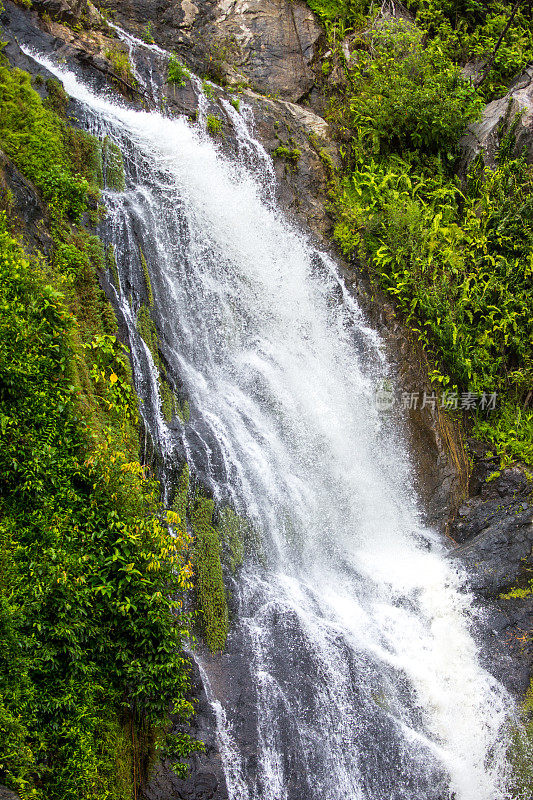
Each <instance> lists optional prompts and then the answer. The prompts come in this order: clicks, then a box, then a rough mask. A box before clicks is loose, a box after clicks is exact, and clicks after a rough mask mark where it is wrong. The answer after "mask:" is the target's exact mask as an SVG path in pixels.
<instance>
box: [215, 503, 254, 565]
mask: <svg viewBox="0 0 533 800" xmlns="http://www.w3.org/2000/svg"><path fill="white" fill-rule="evenodd" d="M218 530H219V532H220V538H221V541H222V544H223V546H224V550H225V553H226V554H227V560H228V566H229V568H230V570H231V572H232V573H233V574H235V572H236V571H237V568H238V567H240V566H241V565H242V563H243V560H244V543H245V539H246V538H247V537H249V530H250V525H249V523H248V521H247V520H246V519H244V518H243V517H240V516H239V515H238V514H236V513H235V512H234V511H233V509H232V508H230V506H225V507H224V508H222V509H221V511H220V513H219V519H218Z"/></svg>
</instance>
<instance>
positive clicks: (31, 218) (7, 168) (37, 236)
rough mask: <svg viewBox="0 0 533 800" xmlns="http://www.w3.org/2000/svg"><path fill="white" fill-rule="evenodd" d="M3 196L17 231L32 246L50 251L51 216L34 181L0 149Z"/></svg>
mask: <svg viewBox="0 0 533 800" xmlns="http://www.w3.org/2000/svg"><path fill="white" fill-rule="evenodd" d="M0 197H1V198H2V204H3V205H4V207H5V208H6V210H7V213H8V216H9V218H10V220H11V221H12V223H13V225H14V232H15V233H16V234H18V235H22V236H24V239H25V242H26V244H27V245H29V246H30V247H31V248H32V249H35V250H37V249H39V250H41V251H43V252H44V253H48V252H49V251H50V249H51V247H52V239H51V237H50V235H49V234H48V232H47V224H48V215H47V211H46V208H45V206H44V203H43V202H42V200H41V197H40V195H39V193H38V191H37V189H36V188H35V186H33V184H31V183H30V182H29V181H28V180H26V178H25V177H24V176H23V175H22V174H21V173H20V172H19V171H18V169H17V168H16V167H15V165H14V164H13V162H12V161H11V160H10V159H9V158H8V157H7V156H6V154H5V153H4V152H3V151H2V150H0Z"/></svg>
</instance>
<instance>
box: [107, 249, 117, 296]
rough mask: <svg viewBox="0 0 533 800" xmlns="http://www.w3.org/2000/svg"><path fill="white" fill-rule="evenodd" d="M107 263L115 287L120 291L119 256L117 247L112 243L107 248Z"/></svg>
mask: <svg viewBox="0 0 533 800" xmlns="http://www.w3.org/2000/svg"><path fill="white" fill-rule="evenodd" d="M105 263H106V268H107V269H108V270H109V273H110V275H111V277H112V279H113V283H114V284H115V288H116V289H117V291H120V276H119V274H118V266H117V257H116V255H115V247H114V245H112V244H110V245H109V247H108V248H107V252H106V257H105Z"/></svg>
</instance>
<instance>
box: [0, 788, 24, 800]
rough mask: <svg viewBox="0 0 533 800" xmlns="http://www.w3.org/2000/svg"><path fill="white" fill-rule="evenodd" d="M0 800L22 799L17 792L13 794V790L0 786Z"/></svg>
mask: <svg viewBox="0 0 533 800" xmlns="http://www.w3.org/2000/svg"><path fill="white" fill-rule="evenodd" d="M0 800H20V797H19V796H18V794H15V792H12V791H11V789H6V787H5V786H0Z"/></svg>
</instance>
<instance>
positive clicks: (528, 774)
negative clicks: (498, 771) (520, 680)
mask: <svg viewBox="0 0 533 800" xmlns="http://www.w3.org/2000/svg"><path fill="white" fill-rule="evenodd" d="M509 760H510V763H511V765H512V768H513V778H512V786H511V787H510V788H511V792H512V794H511V795H510V796H512V797H513V800H530V798H531V797H533V681H532V682H531V683H530V686H529V690H528V692H527V695H526V700H525V702H524V704H523V706H522V725H521V726H520V727H518V728H515V729H514V730H513V731H512V734H511V746H510V748H509Z"/></svg>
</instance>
